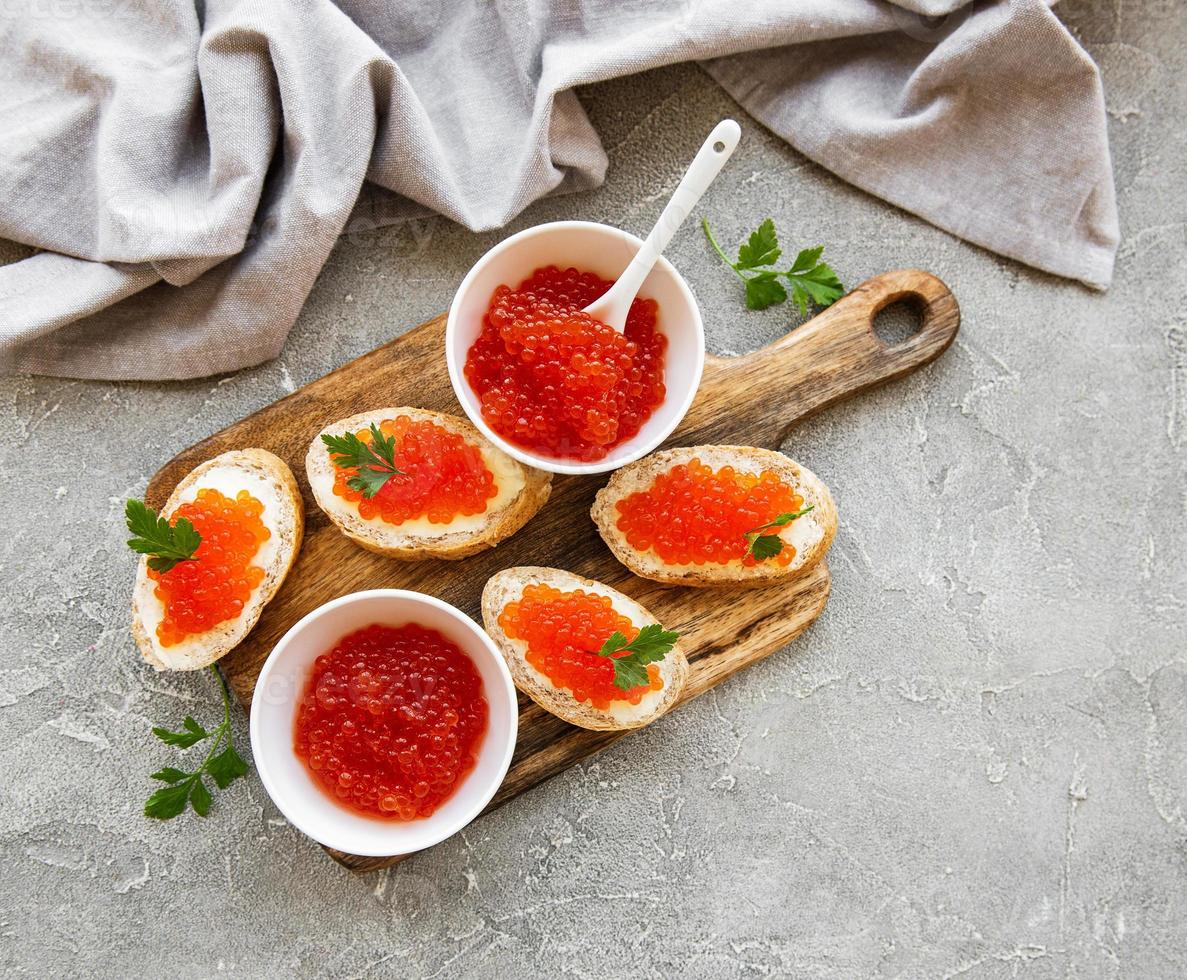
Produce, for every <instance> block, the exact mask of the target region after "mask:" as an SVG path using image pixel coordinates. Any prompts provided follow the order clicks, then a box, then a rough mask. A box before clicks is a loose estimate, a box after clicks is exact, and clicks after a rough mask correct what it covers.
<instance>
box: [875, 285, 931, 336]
mask: <svg viewBox="0 0 1187 980" xmlns="http://www.w3.org/2000/svg"><path fill="white" fill-rule="evenodd" d="M922 326H923V300H922V299H921V298H920V297H918V296H907V297H904V298H903V299H896V300H895V301H894V302H893V303H887V304H886V305H885V306H884V307H882V309H880V310H879V311H878V312H877V313H875V314H874V333H875V334H877V336H878V339H879V340H880V341H882V343H884V344H885V345H886V346H887V347H897V346H898V345H899V344H901V343H903V341H905V340H910V339H911V338H912V337H914V336H915V334H917V333H919V330H920V328H921V327H922Z"/></svg>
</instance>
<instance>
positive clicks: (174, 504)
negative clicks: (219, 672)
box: [132, 449, 305, 670]
mask: <svg viewBox="0 0 1187 980" xmlns="http://www.w3.org/2000/svg"><path fill="white" fill-rule="evenodd" d="M207 487H210V488H213V489H215V490H219V491H221V492H222V493H223V494H225V495H226V496H228V497H234V496H235V495H236V494H237V493H238V492H239V491H240V490H247V491H248V492H249V493H251V495H252V496H253V497H255V498H256V499H257V500H259V501H260V502H261V503H262V504H263V505H264V512H263V514H261V515H260V519H261V520H262V521H263V522H264V524H265V525H266V526H267V528H268V530H269V531H271V532H272V536H271V537H269V538H268V540H267V541H265V542H263V544H261V545H260V550H259V551H258V552H256V557H255V560H254V563H255V564H257V565H260V566H261V567H262V568H263V569H264V578H263V581H261V582H260V584H259V585H257V586H256V587H255V589H254V590H253V591H252V594H251V598H250V599H249V600H248V602H247V603H246V605H244V607H243V612H241V613H240V614H239V617H238V618H237V619H232V620H228V621H227V622H225V623H220V624H219V625H218V626H215V627H214V628H212V629H210V630H207V631H206V632H205V633H201V634H196V635H194V636H190V637H187V638H186V639H185V640H183V641H182V642H181V643H178V644H176V645H174V646H170V647H163V646H161V643H160V641H159V640H158V639H157V625H158V624H159V623H160V622H161V620H162V619H163V618H164V615H165V607H164V605H163V604H162V602H161V600H160V599H158V598H157V597H156V596H155V595H154V594H153V592H154V590H155V588H156V583H155V582H154V581H153V580H152V579H150V578H149V577H148V559H147V558H146V557H143V556H142V557H141V559H140V564H139V565H138V566H137V568H136V584H135V586H134V587H133V589H132V635H133V636H134V637H136V643H137V645H138V646H139V647H140V652H141V653H142V654H144V659H145V660H147V661H148V662H149V663H150V664H152V665H153V666H154V667H156V669H157V670H198V669H200V668H202V667H206V666H209V665H210V664H212V663H214V662H215V661H216V660H218V659H219V658H220V657H221V656H223V655H224V654H226V653H229V652H230V651H231V650H232V649H234V647H235V646H236V645H238V643H239V642H240V641H241V640H242V639H243V638H244V637H245V636H247V634H248V633H249V632H251V628H252V627H253V626H255V624H256V620H258V619H259V618H260V613H261V612H263V609H264V606H266V605H267V604H268V602H269V601H270V600H271V599H272V597H273V596H274V595H276V592H277V590H278V589H279V588H280V586H281V584H282V583H283V582H284V579H285V576H286V575H288V572H289V569H290V568H292V565H293V562H294V561H295V560H296V557H297V552H298V551H299V550H300V548H301V535H302V533H303V532H304V529H305V512H304V507H303V505H302V504H301V493H300V491H299V490H298V489H297V481H296V480H295V479H293V474H292V471H291V470H290V469H289V468H288V466H286V465H285V463H284V461H283V460H282V459H280V458H279V457H278V456H274V455H272V453H270V452H268V451H267V450H264V449H235V450H232V451H231V452H227V453H223V454H222V455H221V456H216V457H215V458H214V459H212V460H208V461H207V462H205V463H203V464H202V465H201V466H198V467H197V468H195V469H194V470H192V471H191V472H190V473H189V474H188V475H187V476H186V477H185V479H183V480H182V481H181V482H180V483H179V484H177V486H176V487H175V488H174V490H173V493H171V494H170V495H169V499H168V500H167V501H165V506H164V507H162V508H161V516H162V517H170V516H172V514H173V512H174V511H175V510H176V509H177V508H178V507H179V506H180V505H181V504H183V503H187V502H189V501H191V500H193V499H194V498H195V497H197V496H198V491H199V490H201V489H204V488H207Z"/></svg>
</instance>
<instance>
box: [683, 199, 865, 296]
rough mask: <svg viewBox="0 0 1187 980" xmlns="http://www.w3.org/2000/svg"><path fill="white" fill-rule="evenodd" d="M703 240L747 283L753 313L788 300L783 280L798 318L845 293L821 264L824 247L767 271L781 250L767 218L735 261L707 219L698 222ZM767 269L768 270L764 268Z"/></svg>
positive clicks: (804, 251)
mask: <svg viewBox="0 0 1187 980" xmlns="http://www.w3.org/2000/svg"><path fill="white" fill-rule="evenodd" d="M701 227H702V228H704V229H705V237H706V238H708V239H709V244H710V245H712V246H713V248H714V250H715V251H716V252H717V254H718V255H720V256H721V261H722V262H724V263H725V264H726V265H728V266H729V267H730V268H731V269H733V270H734V275H736V276H737V277H738V278H739V279H741V280H742V282H744V283H745V284H746V305H747V306H748V307H749V308H750V309H752V310H765V309H766V308H767V307H768V306H775V305H776V304H778V303H782V302H783V301H784V300H786V299H787V288H786V287H785V286H784V285H783V283H782V282H780V279H781V278H782V279H786V280H787V282H788V285H790V286H791V298H792V301H793V302H794V303H795V304H796V306H798V307H799V308H800V315H801V316H803V315H805V314H807V312H808V303H809V302H813V303H816V304H817V305H818V306H829V305H831V304H832V303H834V302H836V301H837V300H838V299H840V298H841V297H842V296H843V295H844V293H845V287H844V286H842V285H841V280H840V279H838V278H837V274H836V273H835V272H833V270H832V268H831V267H830V266H829V265H828V263H826V262H821V261H820V256H821V255H822V254H823V252H824V246H823V245H817V246H815V247H814V248H805V249H803V250H802V251H801V252H800V253H799V254H798V255H797V256H796V257H795V261H794V262H793V263H792V264H791V268H790V269H787V270H780V269H774V268H770V266H773V265H775V263H776V262H778V261H779V256H780V255H782V254H783V250H782V249H781V248H780V247H779V237H778V235H776V234H775V222H774V221H772V220H771V219H770V218H767V220H766V221H764V222H763V223H762V224H761V225H759V226H758V227H757V228H756V229H755V230H754V231H753V232H751V233H750V238H749V240H748V241H747V242H746V244H745V245H743V246H741V248H739V249H738V261H737V262H731V261H730V259H729V256H727V255H726V254H725V252H724V251H723V250H722V248H721V246H720V245H718V244H717V239H715V238H714V237H713V232H712V231H710V229H709V219H708V218H702V219H701ZM764 266H765V267H767V268H764Z"/></svg>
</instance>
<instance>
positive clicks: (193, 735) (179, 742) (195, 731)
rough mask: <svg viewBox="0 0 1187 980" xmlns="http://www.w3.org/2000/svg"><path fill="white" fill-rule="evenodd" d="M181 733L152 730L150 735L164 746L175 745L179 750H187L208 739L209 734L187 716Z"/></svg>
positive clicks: (164, 729) (162, 729)
mask: <svg viewBox="0 0 1187 980" xmlns="http://www.w3.org/2000/svg"><path fill="white" fill-rule="evenodd" d="M181 726H182V729H183V730H182V731H180V732H171V731H169V729H168V728H154V729H153V730H152V733H153V734H154V735H155V736H156V737H157V738H159V739H160V740H161V741H162V742H164V743H165V744H166V745H176V746H177V747H178V748H179V749H188V748H189V747H190V746H191V745H196V744H197V743H198V742H201V741H202V739H204V738H209V737H210V732H208V731H207V730H206V729H205V728H203V727H202V726H201V725H199V724H198V723H197V722H196V721H194V719H193V718H191V717H190V716H189V715H186V716H185V720H184V721H183V722H182V723H181Z"/></svg>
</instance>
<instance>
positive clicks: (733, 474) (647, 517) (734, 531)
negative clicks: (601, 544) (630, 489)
mask: <svg viewBox="0 0 1187 980" xmlns="http://www.w3.org/2000/svg"><path fill="white" fill-rule="evenodd" d="M803 505H804V498H803V497H801V496H800V495H799V494H798V493H796V492H795V490H793V489H792V488H791V487H789V486H788V485H787V484H786V483H784V482H783V481H782V480H781V479H780V478H779V476H778V474H776V473H774V472H772V471H771V470H763V471H762V472H761V473H745V472H742V471H740V470H736V469H734V468H733V467H732V466H723V467H721V469H719V470H714V469H712V468H710V467H709V466H706V465H705V464H704V463H702V462H701V461H700V460H699V459H693V460H690V461H689V462H688V463H687V464H683V463H681V464H679V465H676V466H673V467H672V468H671V469H670V470H667V471H665V472H663V473H660V474H659V475H658V476H657V477H656V478H655V480H653V481H652V483H651V486H649V487H648V488H647V489H646V490H641V491H636V492H635V493H632V494H628V495H627V496H626V497H623V498H622V499H621V500H619V501H618V502H617V503H616V504H615V507H616V508H617V510H618V517H617V519H616V521H615V524H616V526H617V527H618V529H619V530H620V531H621V532H622V533H623V535H625V537H626V540H627V543H628V544H629V545H630V546H631V547H632V548H634V549H636V550H637V551H647V550H649V549H650V550H651V551H653V552H654V553H655V554H656V555H658V556H659V558H660V560H662V561H663V562H664V563H665V564H668V565H704V564H717V565H725V564H728V563H729V562H731V561H741V562H742V564H743V565H746V566H751V565H754V564H755V559H754V557H753V556H751V555H748V554H747V548H748V546H749V541H748V540H747V537H746V534H747V532H748V531H753V530H754V529H755V528H759V527H761V526H763V525H764V524H767V523H768V522H769V521H772V520H774V519H775V517H777V516H778V515H779V514H785V513H795V512H796V511H799V510H800V509H801V508H802V507H803ZM765 533H771V534H775V533H778V529H777V528H775V529H771V530H770V531H767V532H765ZM795 554H796V551H795V548H794V547H793V546H792V545H791V544H789V543H788V542H787V541H786V540H784V542H783V549H782V550H781V551H780V552H779V554H777V555H775V556H774V557H772V558H768V559H766V561H768V562H773V563H774V564H776V565H789V564H791V562H792V560H793V559H794V558H795Z"/></svg>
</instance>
